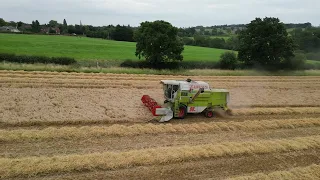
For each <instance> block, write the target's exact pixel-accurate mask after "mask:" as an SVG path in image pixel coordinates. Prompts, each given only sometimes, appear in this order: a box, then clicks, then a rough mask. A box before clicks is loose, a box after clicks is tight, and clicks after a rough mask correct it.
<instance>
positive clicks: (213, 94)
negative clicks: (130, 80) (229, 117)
mask: <svg viewBox="0 0 320 180" xmlns="http://www.w3.org/2000/svg"><path fill="white" fill-rule="evenodd" d="M161 84H162V85H163V91H164V98H165V101H164V105H163V106H160V105H158V103H157V102H156V101H155V100H154V99H152V98H151V97H150V96H148V95H143V96H142V98H141V101H142V102H143V104H144V105H145V106H146V107H148V108H149V109H150V111H151V112H152V114H153V115H154V116H162V117H161V119H160V121H159V122H167V121H170V120H171V119H172V118H179V119H183V118H185V116H186V115H187V114H189V113H193V114H196V113H203V114H204V115H205V117H208V118H211V117H213V116H214V115H215V114H216V113H219V114H221V112H223V113H224V114H230V113H231V111H230V110H229V109H228V103H229V100H230V95H229V91H227V90H226V89H211V88H210V86H209V84H208V83H206V82H203V81H192V80H191V79H187V80H186V81H179V80H161Z"/></svg>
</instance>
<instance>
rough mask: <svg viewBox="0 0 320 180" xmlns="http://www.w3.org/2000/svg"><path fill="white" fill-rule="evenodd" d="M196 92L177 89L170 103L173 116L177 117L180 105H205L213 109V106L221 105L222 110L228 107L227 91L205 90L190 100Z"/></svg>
mask: <svg viewBox="0 0 320 180" xmlns="http://www.w3.org/2000/svg"><path fill="white" fill-rule="evenodd" d="M196 93H197V91H191V92H189V91H181V90H178V91H177V95H176V97H175V99H174V102H173V103H172V104H171V109H172V110H173V112H174V117H178V113H179V106H180V105H185V106H186V107H206V108H207V109H213V108H214V107H221V108H223V109H224V110H227V109H228V106H227V103H228V94H229V92H226V91H221V92H219V91H218V90H205V91H204V92H203V93H201V94H199V95H198V97H197V98H195V99H194V101H193V102H190V100H191V99H192V97H194V96H195V95H196ZM198 113H201V112H198Z"/></svg>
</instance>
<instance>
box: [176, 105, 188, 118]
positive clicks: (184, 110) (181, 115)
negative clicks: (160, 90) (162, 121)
mask: <svg viewBox="0 0 320 180" xmlns="http://www.w3.org/2000/svg"><path fill="white" fill-rule="evenodd" d="M186 115H187V107H186V106H183V105H180V107H179V114H178V118H179V119H184V117H185V116H186Z"/></svg>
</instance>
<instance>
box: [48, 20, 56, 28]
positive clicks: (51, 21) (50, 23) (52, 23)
mask: <svg viewBox="0 0 320 180" xmlns="http://www.w3.org/2000/svg"><path fill="white" fill-rule="evenodd" d="M57 26H58V22H57V21H55V20H50V21H49V27H52V28H54V27H57Z"/></svg>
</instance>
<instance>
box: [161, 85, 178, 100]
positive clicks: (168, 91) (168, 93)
mask: <svg viewBox="0 0 320 180" xmlns="http://www.w3.org/2000/svg"><path fill="white" fill-rule="evenodd" d="M163 90H164V96H165V98H166V99H167V100H169V99H170V100H171V99H174V96H175V93H176V92H177V91H178V90H179V85H172V84H165V85H163Z"/></svg>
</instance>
